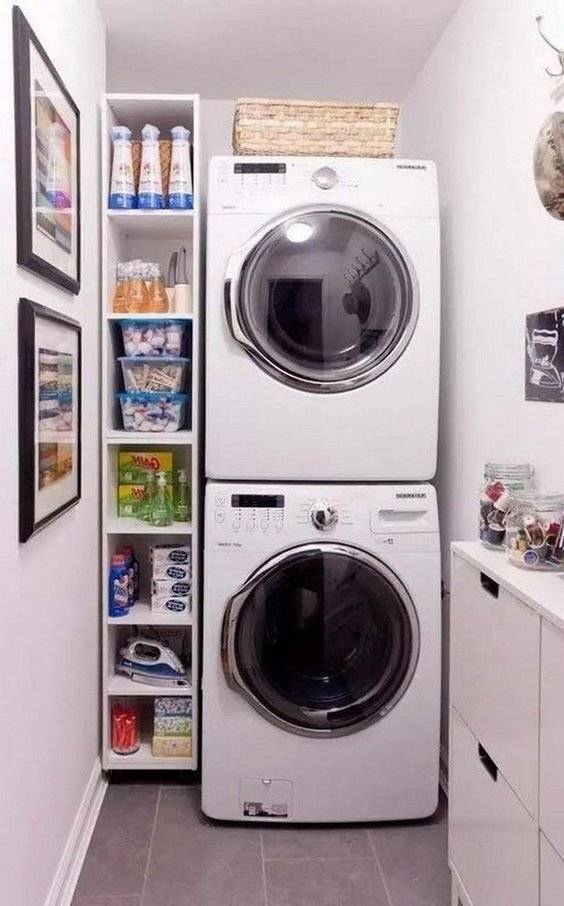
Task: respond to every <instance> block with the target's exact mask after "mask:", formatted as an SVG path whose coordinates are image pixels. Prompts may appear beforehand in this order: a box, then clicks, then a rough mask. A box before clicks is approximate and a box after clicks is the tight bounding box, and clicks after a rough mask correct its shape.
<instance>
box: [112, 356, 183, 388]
mask: <svg viewBox="0 0 564 906" xmlns="http://www.w3.org/2000/svg"><path fill="white" fill-rule="evenodd" d="M118 362H119V363H120V364H121V369H122V372H123V383H124V386H125V389H126V390H127V391H128V392H136V391H145V392H157V393H181V392H182V390H183V388H184V383H185V379H186V371H187V368H188V365H189V364H190V359H188V358H184V357H178V356H160V357H159V356H119V357H118Z"/></svg>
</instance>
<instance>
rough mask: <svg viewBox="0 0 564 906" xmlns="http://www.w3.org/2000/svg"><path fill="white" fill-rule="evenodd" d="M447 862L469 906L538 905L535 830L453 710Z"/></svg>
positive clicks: (487, 756)
mask: <svg viewBox="0 0 564 906" xmlns="http://www.w3.org/2000/svg"><path fill="white" fill-rule="evenodd" d="M450 730H451V774H450V777H449V796H450V818H449V822H450V858H451V860H452V862H453V864H454V865H455V866H456V870H457V873H458V875H459V877H460V879H461V881H462V883H463V885H464V887H465V889H466V891H467V892H468V895H469V896H470V898H471V902H472V904H473V906H533V904H534V903H536V902H537V901H538V842H537V841H538V829H537V825H536V823H535V821H534V819H533V818H532V817H531V815H529V813H528V812H527V810H526V809H525V808H524V806H523V805H522V803H521V802H520V801H519V799H518V798H517V796H516V795H515V793H514V792H513V790H512V789H511V787H510V786H509V784H508V783H507V781H506V780H505V779H504V777H503V775H502V774H501V772H500V771H499V770H498V768H497V766H496V765H495V763H494V762H493V761H492V759H491V758H490V756H489V755H488V753H487V752H486V751H485V749H484V748H483V747H482V746H481V744H480V743H479V742H478V740H477V739H476V738H475V736H474V735H473V734H472V733H471V731H470V730H469V729H468V727H467V726H466V724H465V723H464V722H463V721H462V720H461V718H460V717H459V716H458V714H457V712H456V710H455V709H452V710H451V725H450Z"/></svg>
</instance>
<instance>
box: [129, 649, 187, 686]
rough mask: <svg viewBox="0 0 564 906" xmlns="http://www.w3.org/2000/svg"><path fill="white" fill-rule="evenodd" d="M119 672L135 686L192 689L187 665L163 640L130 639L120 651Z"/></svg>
mask: <svg viewBox="0 0 564 906" xmlns="http://www.w3.org/2000/svg"><path fill="white" fill-rule="evenodd" d="M116 669H117V670H118V671H119V673H123V674H125V675H126V676H128V677H129V678H130V679H132V680H133V681H134V682H136V683H149V684H150V685H153V686H168V687H170V686H188V685H190V671H189V669H188V667H187V665H186V664H185V663H184V661H183V659H182V658H181V657H180V656H179V655H178V654H177V653H176V652H175V651H173V649H172V648H171V646H170V645H169V643H168V642H167V641H165V640H164V639H161V638H150V637H146V636H134V637H132V638H129V639H128V640H127V642H126V643H125V645H124V646H123V647H122V648H121V649H120V652H119V658H118V661H117V664H116Z"/></svg>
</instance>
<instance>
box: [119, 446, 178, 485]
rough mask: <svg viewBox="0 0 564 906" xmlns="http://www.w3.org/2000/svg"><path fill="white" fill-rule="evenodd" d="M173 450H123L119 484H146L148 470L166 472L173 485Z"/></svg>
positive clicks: (120, 457)
mask: <svg viewBox="0 0 564 906" xmlns="http://www.w3.org/2000/svg"><path fill="white" fill-rule="evenodd" d="M172 466H173V463H172V451H171V450H163V451H159V450H135V451H132V452H129V451H128V450H121V451H120V453H119V456H118V485H120V486H121V485H128V484H130V485H131V484H133V485H140V484H145V481H146V478H147V472H166V480H167V483H168V484H170V485H171V486H172Z"/></svg>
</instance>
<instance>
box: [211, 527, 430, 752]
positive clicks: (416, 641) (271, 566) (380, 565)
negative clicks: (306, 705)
mask: <svg viewBox="0 0 564 906" xmlns="http://www.w3.org/2000/svg"><path fill="white" fill-rule="evenodd" d="M304 553H306V554H307V553H312V554H313V553H316V554H319V553H321V554H323V553H337V554H341V555H344V556H347V557H352V558H353V559H356V560H358V561H360V562H361V563H364V564H365V565H367V566H369V567H370V568H372V569H374V568H375V569H376V570H377V571H378V572H379V573H381V575H382V576H383V577H384V578H385V579H386V580H387V581H388V582H389V583H390V585H392V586H393V588H394V590H395V591H396V592H397V594H398V596H399V598H400V599H401V602H402V604H403V606H404V607H405V610H406V613H407V616H408V619H409V624H410V628H411V633H412V646H411V651H410V655H409V665H408V667H407V670H406V671H405V675H404V677H403V679H402V681H401V683H400V685H399V686H398V688H397V689H396V691H395V692H394V694H393V695H392V697H391V698H390V699H389V700H388V701H387V702H386V704H385V706H384V707H382V708H380V709H379V710H378V711H377V712H376V713H374V714H371V715H370V716H368V717H366V718H364V719H362V720H359V721H358V722H357V723H355V724H352V725H351V726H346V727H337V728H335V729H315V728H308V727H300V726H299V725H297V724H294V723H292V722H291V721H288V720H284V718H282V717H280V716H279V715H277V714H274V713H273V712H272V711H271V710H270V709H269V708H268V707H267V706H266V705H265V704H264V702H263V701H261V699H260V698H258V696H257V695H255V693H254V692H253V690H252V689H250V688H249V686H248V685H247V683H246V682H245V679H244V677H243V676H242V674H241V671H240V670H239V666H238V664H237V653H236V644H235V640H236V634H237V622H238V619H239V616H240V614H241V611H242V610H243V608H244V606H245V604H246V601H247V598H248V596H249V594H250V593H251V592H252V591H254V589H255V588H256V587H257V586H258V585H259V583H260V582H261V581H262V580H263V579H265V578H266V577H267V576H268V575H270V574H271V573H273V572H275V571H276V570H277V569H278V567H279V566H280V565H281V564H282V563H284V562H285V561H287V560H288V559H289V558H290V557H293V556H295V555H296V554H304ZM420 648H421V633H420V627H419V618H418V616H417V610H416V608H415V605H414V603H413V600H412V598H411V596H410V594H409V592H408V591H407V589H406V587H405V585H404V584H403V582H401V580H400V579H399V578H398V576H397V575H396V574H395V573H394V571H393V570H392V569H391V568H390V567H389V566H387V564H385V563H384V562H383V561H382V560H379V559H378V557H376V556H375V555H374V554H371V553H370V552H369V551H366V550H364V548H361V547H356V546H355V545H350V544H337V543H334V542H322V543H317V544H316V543H313V542H312V543H307V544H299V545H296V546H295V547H291V548H286V549H285V550H284V551H281V552H280V553H278V554H276V555H275V556H274V557H271V558H270V559H269V560H267V561H265V563H263V564H262V565H261V566H259V567H258V568H257V569H256V570H255V571H254V572H253V573H251V575H250V576H249V578H248V579H247V580H246V582H244V583H243V585H242V586H241V587H240V588H239V589H238V590H237V591H236V592H235V593H234V594H233V595H232V596H231V597H230V598H229V600H228V602H227V605H226V608H225V612H224V615H223V624H222V633H221V660H222V665H223V672H224V675H225V679H226V681H227V684H228V685H229V687H230V688H231V689H233V690H234V691H235V692H238V693H239V694H240V695H241V696H242V697H243V698H245V699H246V700H247V701H248V702H249V704H250V705H252V707H253V708H254V709H255V711H257V712H258V713H259V714H260V715H261V716H262V717H264V718H266V720H268V721H269V723H271V724H274V725H275V726H277V727H280V728H281V729H283V730H286V731H287V732H289V733H294V734H296V735H298V736H310V737H318V738H323V737H325V738H327V737H338V736H349V735H351V734H352V733H357V732H359V731H360V730H362V729H364V728H365V727H367V726H370V724H373V723H376V722H377V721H379V720H381V719H382V718H383V717H385V716H386V715H387V714H389V713H390V711H392V710H393V709H394V708H395V707H396V705H397V704H398V703H399V701H400V700H401V699H402V698H403V696H404V694H405V693H406V692H407V690H408V688H409V686H410V685H411V682H412V680H413V677H414V675H415V671H416V669H417V664H418V662H419V653H420ZM368 697H369V695H368V694H367V695H366V696H365V697H364V698H363V699H359V700H358V702H359V703H362V702H363V701H365V700H366V699H367V698H368Z"/></svg>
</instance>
